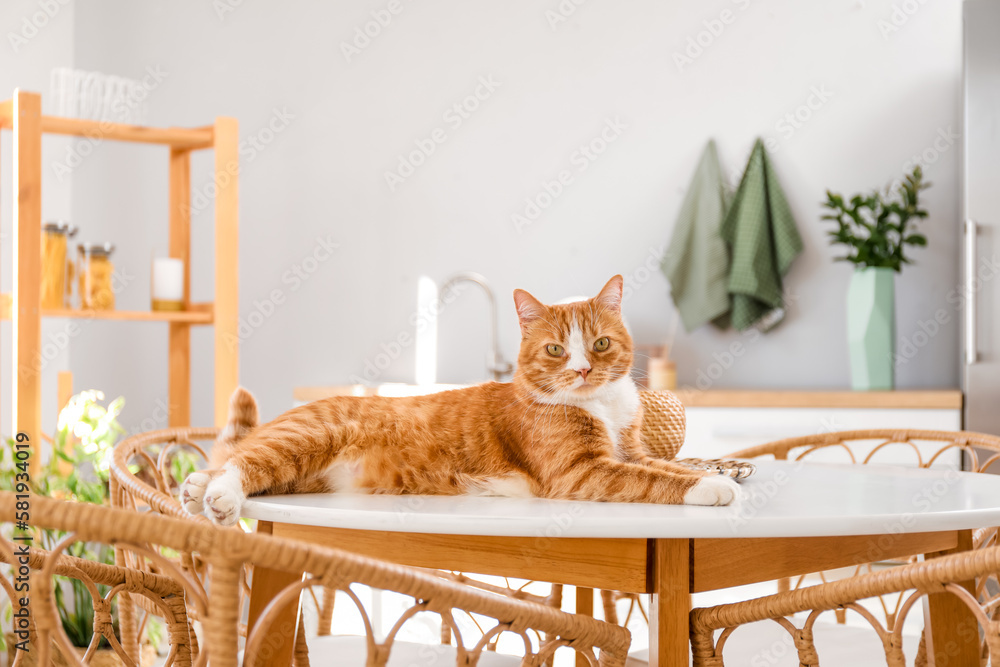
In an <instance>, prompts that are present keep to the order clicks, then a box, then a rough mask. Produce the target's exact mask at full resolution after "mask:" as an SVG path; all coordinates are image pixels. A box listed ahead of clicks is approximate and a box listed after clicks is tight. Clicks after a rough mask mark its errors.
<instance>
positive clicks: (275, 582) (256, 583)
mask: <svg viewBox="0 0 1000 667" xmlns="http://www.w3.org/2000/svg"><path fill="white" fill-rule="evenodd" d="M271 529H272V524H271V522H269V521H258V522H257V532H258V533H265V534H268V535H270V534H271ZM300 579H302V575H295V574H291V573H289V572H281V571H278V570H268V569H266V568H263V567H254V571H253V579H252V580H251V582H250V616H249V619H248V622H247V628H248V629H249V631H250V632H253V629H254V626H256V625H257V621H258V620H259V619H260V616H261V613H263V611H264V608H265V607H267V604H268V603H269V602H270V601H271V600H272V599H273V598H274V596H276V595H277V594H278V593H280V592H281V590H282V589H284V588H285V587H286V586H289V585H291V584H294V583H295V582H297V581H299V580H300ZM298 618H299V605H298V604H290V605H288V606H287V607H286V608H285V609H283V610H281V611H280V612H278V614H277V616H276V617H275V620H274V623H273V624H272V625H271V629H270V630H269V631H268V633H267V637H266V638H265V639H264V643H263V644H262V645H261V646H262V648H261V651H260V655H258V656H257V664H258V665H268V666H269V667H270V666H271V665H274V666H275V667H284V666H285V665H289V666H290V665H291V664H292V653H293V651H294V648H295V631H296V623H297V622H298Z"/></svg>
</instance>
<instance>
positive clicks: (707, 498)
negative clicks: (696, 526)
mask: <svg viewBox="0 0 1000 667" xmlns="http://www.w3.org/2000/svg"><path fill="white" fill-rule="evenodd" d="M739 497H740V485H739V484H737V483H736V482H734V481H733V480H731V479H729V478H728V477H726V476H725V475H710V476H708V477H702V478H701V479H700V480H698V483H697V484H695V485H694V486H692V487H691V488H690V489H689V490H688V492H687V494H685V496H684V504H685V505H728V504H730V503H731V502H733V501H734V500H736V499H737V498H739Z"/></svg>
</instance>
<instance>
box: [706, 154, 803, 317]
mask: <svg viewBox="0 0 1000 667" xmlns="http://www.w3.org/2000/svg"><path fill="white" fill-rule="evenodd" d="M722 238H723V239H725V241H726V243H727V244H728V245H729V250H730V253H731V260H730V267H729V281H728V290H729V293H730V294H731V295H732V300H733V303H732V311H731V313H730V319H731V322H732V325H733V326H734V327H736V328H737V329H738V330H740V331H744V330H746V329H749V328H750V327H753V326H756V327H757V328H758V329H761V330H763V331H767V330H768V329H770V328H771V327H773V326H775V325H776V324H778V323H779V322H780V321H781V320H782V319H783V318H784V316H785V311H784V299H783V298H782V285H781V280H782V278H783V277H784V276H785V274H786V273H788V268H789V267H790V266H791V264H792V261H793V260H794V259H795V257H796V256H798V254H799V253H800V252H802V239H801V238H800V237H799V232H798V230H797V229H796V227H795V220H794V218H793V217H792V212H791V210H790V209H789V208H788V201H787V200H786V199H785V193H784V192H782V191H781V186H780V185H779V184H778V178H777V176H776V175H775V173H774V169H773V168H772V167H771V161H770V158H769V157H768V155H767V151H765V150H764V143H763V142H762V141H761V140H760V139H757V142H756V143H755V144H754V147H753V152H752V153H751V154H750V161H749V162H748V163H747V168H746V172H745V173H744V174H743V180H741V181H740V186H739V189H737V191H736V196H735V197H734V198H733V202H732V206H731V207H730V209H729V212H728V213H727V214H726V218H725V220H724V221H723V223H722Z"/></svg>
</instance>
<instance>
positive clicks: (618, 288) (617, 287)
mask: <svg viewBox="0 0 1000 667" xmlns="http://www.w3.org/2000/svg"><path fill="white" fill-rule="evenodd" d="M623 284H624V281H623V280H622V277H621V276H615V277H614V278H612V279H611V280H609V281H608V284H607V285H605V286H604V288H603V289H602V290H601V293H600V294H598V295H597V296H595V297H594V303H596V304H598V305H600V306H603V307H604V309H605V310H608V311H610V312H612V313H614V314H615V315H621V313H622V286H623Z"/></svg>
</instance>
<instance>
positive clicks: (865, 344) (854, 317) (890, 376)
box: [847, 268, 896, 391]
mask: <svg viewBox="0 0 1000 667" xmlns="http://www.w3.org/2000/svg"><path fill="white" fill-rule="evenodd" d="M895 273H896V272H895V271H893V270H892V269H883V268H867V269H859V270H857V271H855V272H854V275H852V276H851V284H850V286H848V288H847V344H848V349H849V350H850V355H851V386H852V387H853V388H854V389H855V390H857V391H870V390H888V389H892V388H893V385H894V379H895V378H894V372H893V370H894V358H895V351H896V350H895V344H896V297H895V288H894V279H895Z"/></svg>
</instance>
